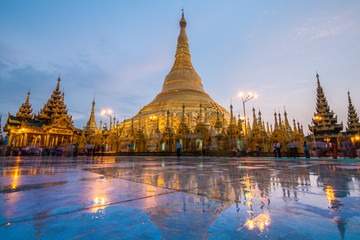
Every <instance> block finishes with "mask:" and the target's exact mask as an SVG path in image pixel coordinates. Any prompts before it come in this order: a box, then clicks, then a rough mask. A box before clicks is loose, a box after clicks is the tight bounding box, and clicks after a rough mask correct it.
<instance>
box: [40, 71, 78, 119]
mask: <svg viewBox="0 0 360 240" xmlns="http://www.w3.org/2000/svg"><path fill="white" fill-rule="evenodd" d="M57 81H58V82H57V85H56V89H55V90H54V91H53V94H51V97H50V99H49V100H48V101H47V103H46V104H45V105H44V107H43V108H42V109H41V110H40V112H39V114H38V116H37V119H38V120H40V121H46V122H50V121H52V120H54V119H57V118H60V117H63V116H67V117H68V118H69V120H70V121H71V116H68V115H67V113H68V110H67V109H66V105H65V104H64V95H63V94H62V93H61V91H60V90H59V89H60V76H59V78H58V80H57Z"/></svg>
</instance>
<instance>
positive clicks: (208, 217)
mask: <svg viewBox="0 0 360 240" xmlns="http://www.w3.org/2000/svg"><path fill="white" fill-rule="evenodd" d="M232 204H233V203H231V202H222V201H219V200H215V199H212V198H206V197H202V196H196V195H186V196H185V195H184V196H183V198H182V199H181V198H179V199H177V200H175V201H171V202H170V203H165V204H162V205H157V206H155V207H152V208H148V209H147V210H146V213H147V214H148V215H149V217H150V218H151V220H152V221H153V222H154V223H155V224H156V226H157V227H158V228H159V230H160V233H161V237H162V238H163V239H178V238H181V237H183V236H184V235H186V237H187V238H188V239H191V238H192V239H205V238H206V237H207V234H208V229H209V227H210V226H211V225H213V224H214V222H215V220H216V219H217V218H218V217H219V216H220V215H221V214H222V213H223V212H224V211H226V210H227V209H228V208H229V207H230V206H231V205H232Z"/></svg>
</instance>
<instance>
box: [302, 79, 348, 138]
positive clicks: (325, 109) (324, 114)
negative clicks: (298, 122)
mask: <svg viewBox="0 0 360 240" xmlns="http://www.w3.org/2000/svg"><path fill="white" fill-rule="evenodd" d="M316 80H317V97H316V112H315V114H314V118H313V120H312V123H313V124H312V125H311V126H310V125H309V130H310V131H311V132H312V133H313V134H315V136H316V135H321V136H323V135H324V134H327V135H337V134H339V132H340V131H341V130H342V129H343V125H342V123H341V124H338V123H337V117H336V116H334V112H333V111H330V107H329V105H328V103H327V100H326V97H325V94H324V91H323V88H322V87H321V85H320V77H319V74H318V73H316ZM298 130H299V128H298Z"/></svg>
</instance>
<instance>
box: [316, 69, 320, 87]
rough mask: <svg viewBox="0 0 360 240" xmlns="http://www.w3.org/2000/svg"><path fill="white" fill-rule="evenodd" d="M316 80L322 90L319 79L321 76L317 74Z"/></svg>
mask: <svg viewBox="0 0 360 240" xmlns="http://www.w3.org/2000/svg"><path fill="white" fill-rule="evenodd" d="M316 79H317V85H318V88H320V87H321V86H320V77H319V74H318V73H317V72H316Z"/></svg>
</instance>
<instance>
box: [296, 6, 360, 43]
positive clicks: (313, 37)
mask: <svg viewBox="0 0 360 240" xmlns="http://www.w3.org/2000/svg"><path fill="white" fill-rule="evenodd" d="M358 11H359V6H358V5H357V6H356V7H353V8H352V9H347V10H344V11H342V12H340V13H338V14H336V15H333V16H329V15H331V14H332V13H330V12H324V13H319V16H317V17H315V18H314V17H311V18H308V19H307V20H306V21H305V23H304V24H303V25H302V26H300V27H298V28H296V29H295V38H297V39H299V40H305V41H306V42H307V43H310V42H313V41H317V40H320V39H323V38H328V37H331V36H337V35H340V34H341V35H342V36H343V35H346V34H350V35H358V34H359V33H360V27H359V23H358V21H359V19H358V17H357V14H358Z"/></svg>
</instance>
